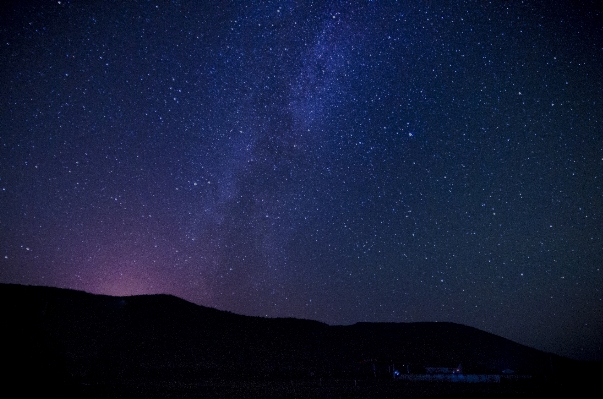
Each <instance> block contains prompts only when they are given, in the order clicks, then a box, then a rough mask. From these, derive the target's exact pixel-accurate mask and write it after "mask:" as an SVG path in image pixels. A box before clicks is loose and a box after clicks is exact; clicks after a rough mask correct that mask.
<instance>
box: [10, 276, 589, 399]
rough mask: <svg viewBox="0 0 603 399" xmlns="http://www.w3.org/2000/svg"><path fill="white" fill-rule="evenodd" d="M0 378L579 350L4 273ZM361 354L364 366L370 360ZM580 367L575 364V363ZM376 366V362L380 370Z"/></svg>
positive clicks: (546, 360)
mask: <svg viewBox="0 0 603 399" xmlns="http://www.w3.org/2000/svg"><path fill="white" fill-rule="evenodd" d="M0 303H1V305H0V312H1V313H0V314H1V317H2V323H3V332H4V336H5V337H6V338H4V339H3V348H4V349H3V353H4V354H5V356H3V357H2V361H3V362H4V364H5V365H7V364H8V365H9V366H10V369H11V370H12V372H11V374H9V375H7V376H6V375H5V377H6V378H7V379H6V381H5V382H10V383H17V384H26V382H27V381H28V380H30V379H32V378H33V379H37V380H42V381H43V382H44V383H45V384H47V385H48V386H50V387H51V388H52V387H53V386H55V387H56V389H67V390H69V389H71V388H72V386H74V385H78V384H79V385H86V384H96V385H102V384H106V385H111V384H115V383H124V381H154V382H157V381H179V382H187V381H188V382H193V381H200V380H208V379H209V380H211V379H216V378H219V379H246V378H253V379H256V380H257V379H279V378H318V377H320V378H329V377H332V378H346V377H347V378H374V373H373V372H372V364H376V365H377V366H378V367H381V369H379V370H378V371H379V372H380V373H383V370H385V368H384V367H385V365H390V364H394V365H396V366H397V367H398V368H399V369H401V370H406V367H404V368H402V365H403V364H404V365H409V367H410V370H411V372H420V373H422V372H424V367H425V366H446V367H454V366H456V365H458V364H459V363H460V364H462V365H463V368H464V371H465V372H475V373H500V372H501V371H502V370H504V369H511V370H514V371H515V372H517V373H521V374H528V375H532V376H534V377H535V378H537V379H538V378H540V379H550V378H551V377H556V378H565V377H566V376H567V375H568V373H572V372H573V373H574V374H575V373H576V370H578V366H577V365H578V364H579V362H574V361H570V360H567V359H564V358H561V357H558V356H554V355H550V354H546V353H544V352H541V351H537V350H535V349H531V348H528V347H525V346H522V345H519V344H517V343H514V342H512V341H509V340H507V339H504V338H501V337H497V336H495V335H492V334H489V333H485V332H483V331H480V330H477V329H475V328H471V327H466V326H462V325H458V324H453V323H410V324H405V323H357V324H354V325H351V326H328V325H326V324H323V323H319V322H316V321H308V320H298V319H264V318H259V317H248V316H241V315H236V314H233V313H229V312H224V311H218V310H215V309H211V308H206V307H203V306H197V305H194V304H191V303H189V302H186V301H184V300H181V299H178V298H176V297H173V296H169V295H150V296H134V297H121V298H119V297H110V296H103V295H92V294H87V293H83V292H78V291H72V290H65V289H57V288H48V287H27V286H19V285H10V284H0ZM367 364H369V365H370V366H371V367H367ZM580 370H582V369H580ZM379 377H380V378H382V377H383V374H380V376H379Z"/></svg>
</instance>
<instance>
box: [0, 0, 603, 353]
mask: <svg viewBox="0 0 603 399" xmlns="http://www.w3.org/2000/svg"><path fill="white" fill-rule="evenodd" d="M541 3H542V4H541ZM595 3H596V1H592V2H582V3H580V2H579V1H569V0H568V1H561V2H553V3H549V2H541V1H536V0H534V1H529V0H526V1H492V2H486V1H451V0H449V1H437V0H433V1H420V0H416V1H405V2H398V3H394V2H387V1H363V2H360V1H359V2H355V3H354V4H353V5H351V4H348V3H347V2H336V1H324V2H323V1H274V2H271V1H261V2H260V1H258V2H252V1H240V2H226V1H199V2H194V1H171V2H168V1H154V0H153V1H148V2H147V1H115V2H112V1H105V0H103V1H65V0H61V1H37V2H29V1H18V2H13V3H12V4H10V5H4V6H2V9H1V11H0V38H1V41H0V68H1V74H0V79H1V81H0V90H1V94H2V95H1V96H0V101H1V105H0V282H5V283H20V284H31V285H47V286H56V287H65V288H73V289H78V290H85V291H88V292H93V293H102V294H110V295H134V294H151V293H170V294H174V295H177V296H179V297H181V298H184V299H186V300H189V301H192V302H194V303H197V304H201V305H205V306H211V307H216V308H218V309H224V310H229V311H232V312H236V313H240V314H247V315H260V316H268V317H296V318H305V319H314V320H320V321H323V322H326V323H329V324H351V323H355V322H359V321H383V322H417V321H451V322H456V323H462V324H466V325H470V326H473V327H477V328H480V329H483V330H486V331H489V332H492V333H495V334H498V335H502V336H504V337H506V338H509V339H512V340H515V341H517V342H520V343H523V344H526V345H530V346H533V347H536V348H538V349H543V350H547V351H553V352H555V353H558V354H562V355H567V356H571V357H574V358H579V359H599V360H603V292H602V291H603V272H602V270H601V269H602V268H603V13H601V12H600V11H599V10H598V9H597V8H596V6H595V5H594V4H595Z"/></svg>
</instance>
